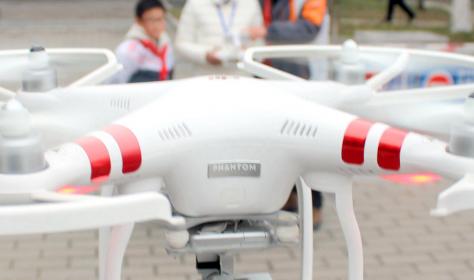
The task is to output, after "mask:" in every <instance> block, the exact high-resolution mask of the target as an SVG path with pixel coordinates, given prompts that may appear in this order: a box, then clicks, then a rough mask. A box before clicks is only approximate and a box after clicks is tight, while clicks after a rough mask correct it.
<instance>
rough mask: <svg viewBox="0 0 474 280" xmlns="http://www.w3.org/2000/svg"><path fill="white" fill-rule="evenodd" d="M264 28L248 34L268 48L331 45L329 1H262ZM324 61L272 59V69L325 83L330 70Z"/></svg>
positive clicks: (255, 28) (258, 28) (253, 29)
mask: <svg viewBox="0 0 474 280" xmlns="http://www.w3.org/2000/svg"><path fill="white" fill-rule="evenodd" d="M259 1H260V5H261V7H262V12H263V20H264V26H260V27H254V28H251V29H250V30H249V34H250V36H251V38H254V39H258V38H263V39H265V41H266V43H267V44H269V45H278V44H318V45H322V44H329V21H330V18H329V13H328V9H327V0H259ZM322 64H323V62H321V61H310V63H308V61H307V60H305V61H295V60H292V61H289V60H282V59H272V60H271V65H272V66H273V67H275V68H278V69H280V70H283V71H286V72H289V73H291V74H294V75H296V76H299V77H302V78H307V79H309V78H312V79H318V80H324V79H326V78H327V67H326V66H325V65H324V67H322V66H323V65H322Z"/></svg>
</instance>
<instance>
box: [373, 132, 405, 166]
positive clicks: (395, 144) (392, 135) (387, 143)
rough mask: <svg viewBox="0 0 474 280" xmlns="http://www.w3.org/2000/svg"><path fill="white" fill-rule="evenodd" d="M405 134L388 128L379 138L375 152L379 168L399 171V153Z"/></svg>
mask: <svg viewBox="0 0 474 280" xmlns="http://www.w3.org/2000/svg"><path fill="white" fill-rule="evenodd" d="M407 134H408V133H407V132H405V131H403V130H399V129H396V128H388V129H387V130H385V131H384V133H383V134H382V137H381V138H380V143H379V148H378V151H377V163H378V164H379V166H380V167H381V168H384V169H389V170H399V169H400V151H401V150H402V144H403V141H404V140H405V137H406V136H407Z"/></svg>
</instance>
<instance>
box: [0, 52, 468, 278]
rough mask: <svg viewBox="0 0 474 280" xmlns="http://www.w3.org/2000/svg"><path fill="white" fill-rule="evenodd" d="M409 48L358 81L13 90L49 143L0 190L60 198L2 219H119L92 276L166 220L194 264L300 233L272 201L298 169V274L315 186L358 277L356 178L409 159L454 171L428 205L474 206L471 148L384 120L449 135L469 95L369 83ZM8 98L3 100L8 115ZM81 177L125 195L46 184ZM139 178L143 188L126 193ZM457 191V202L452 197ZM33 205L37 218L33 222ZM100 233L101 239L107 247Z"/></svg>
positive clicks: (411, 168) (24, 228) (107, 273)
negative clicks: (36, 162)
mask: <svg viewBox="0 0 474 280" xmlns="http://www.w3.org/2000/svg"><path fill="white" fill-rule="evenodd" d="M331 51H334V50H331ZM425 59H426V58H425ZM458 59H459V58H458ZM407 61H408V58H407V56H406V55H401V56H400V57H399V59H398V60H397V61H396V63H395V64H394V66H393V67H391V68H389V69H388V70H387V71H386V72H384V73H380V74H379V75H377V76H375V77H373V78H372V79H370V80H369V81H368V82H367V83H366V84H365V85H357V86H348V85H343V84H340V83H335V82H329V81H327V82H289V81H264V80H257V79H247V78H238V77H226V76H210V77H201V78H195V79H189V80H183V81H173V82H160V83H150V84H136V85H120V86H91V87H72V88H58V89H54V90H52V91H48V92H38V93H36V92H20V93H18V94H17V95H16V97H15V100H14V101H10V102H8V103H7V105H8V104H11V103H12V102H20V103H21V104H22V106H24V107H26V108H27V109H28V110H29V111H30V112H31V116H32V127H33V128H34V129H36V130H38V131H40V132H41V133H42V136H43V138H44V143H45V146H46V147H47V148H49V149H50V150H49V151H48V152H46V154H45V162H47V165H45V166H43V168H42V169H41V170H39V171H38V170H35V171H34V172H26V173H21V172H4V173H3V174H0V184H1V185H2V190H1V191H0V193H1V194H2V195H1V197H0V201H1V202H2V203H4V204H16V203H20V202H21V203H25V202H36V201H41V202H44V201H46V202H61V203H62V204H63V205H54V207H55V208H54V209H60V208H61V209H62V211H63V213H57V211H52V210H51V209H53V208H48V207H53V206H48V205H39V206H34V207H35V209H33V208H29V209H23V208H21V206H11V207H12V208H3V209H0V216H2V215H3V216H8V215H9V217H10V216H13V217H14V218H15V225H16V227H12V228H13V230H14V231H15V232H21V233H33V232H37V231H35V230H36V228H35V227H34V226H36V227H37V228H39V229H41V230H42V231H50V232H57V231H61V230H71V229H74V228H77V229H84V228H90V227H93V226H97V225H102V224H105V225H107V226H113V225H117V224H121V226H114V227H112V228H111V230H108V229H107V230H105V229H103V230H101V234H100V239H101V242H100V244H101V246H100V247H101V249H100V252H101V254H100V255H101V269H100V270H101V280H102V279H107V280H109V279H113V280H116V279H119V278H120V267H121V260H122V257H123V254H124V251H125V248H126V247H125V245H126V243H127V241H128V238H129V237H130V233H131V230H132V228H133V226H131V225H130V223H133V222H134V221H144V220H149V219H155V220H159V221H161V222H164V224H165V225H166V226H167V227H168V230H169V234H168V235H167V238H168V243H169V245H170V247H171V249H170V250H171V251H172V252H174V253H176V254H180V253H186V252H191V253H194V254H196V256H197V261H198V267H199V264H203V263H204V264H205V265H203V267H207V265H209V263H208V261H209V259H208V257H209V255H210V256H212V257H213V258H214V257H215V258H217V261H218V262H219V258H223V259H226V258H227V257H228V255H226V253H227V252H234V251H238V250H240V249H243V248H265V247H268V246H271V245H278V244H279V243H284V242H285V241H288V240H293V239H294V237H295V236H297V235H298V234H297V233H295V232H294V231H292V230H291V226H294V225H295V220H294V219H293V220H292V219H289V218H287V217H286V218H285V217H283V218H282V217H280V215H279V209H281V207H282V206H283V204H284V202H285V201H286V199H287V197H288V195H289V193H290V191H291V189H292V188H293V185H294V184H295V182H297V186H298V190H299V193H300V194H301V196H302V197H300V203H301V204H302V205H304V207H302V208H303V210H302V217H300V219H301V221H304V222H301V223H300V228H301V230H302V232H303V240H305V243H304V244H305V246H306V248H305V247H304V248H303V255H304V257H303V261H304V265H303V271H302V277H303V278H304V279H310V278H311V270H310V269H309V268H308V266H311V264H312V243H311V240H312V233H311V231H308V228H311V227H309V225H311V220H310V219H309V215H310V214H309V212H308V211H309V210H308V209H310V202H308V201H310V199H309V200H308V190H309V188H311V189H314V190H321V191H327V192H332V193H335V194H336V206H337V211H338V215H339V218H340V220H341V224H342V229H343V232H344V234H345V237H346V241H347V244H348V254H349V270H350V279H354V280H360V279H363V269H362V267H363V263H362V259H363V254H362V243H361V239H360V232H359V229H358V226H357V222H356V220H355V216H354V211H353V206H352V184H351V181H352V178H353V177H355V176H359V175H369V176H370V175H379V174H386V173H403V172H419V171H423V172H424V171H431V172H437V173H439V174H441V175H445V176H449V177H452V178H454V179H460V178H462V177H463V176H464V177H465V178H464V179H462V180H460V181H459V183H458V184H457V185H456V186H455V188H453V189H452V191H451V193H446V195H445V196H444V197H443V198H442V199H441V200H440V203H439V209H438V213H441V214H448V213H451V212H454V211H460V210H464V209H469V208H470V207H472V203H471V200H472V198H473V196H474V192H473V191H472V187H473V186H474V185H473V184H472V182H471V180H470V174H472V173H473V172H474V160H473V159H472V158H471V157H470V156H469V155H464V154H463V153H462V152H459V151H458V150H456V149H454V150H453V149H451V150H450V148H453V147H451V146H448V145H447V144H446V143H444V142H441V141H438V140H434V139H432V138H431V137H427V136H422V135H421V134H417V133H413V132H409V131H408V130H402V129H398V128H394V127H391V126H390V125H395V126H397V125H401V126H402V127H403V128H404V129H414V130H416V131H422V132H426V133H428V134H430V135H440V136H442V137H444V138H445V139H446V138H447V136H449V125H450V124H453V123H455V122H461V121H463V120H464V118H465V115H463V114H462V113H461V112H462V110H463V108H464V106H463V105H464V104H463V103H462V102H460V100H461V101H465V100H468V98H467V96H468V95H469V94H470V91H471V90H472V86H458V87H456V90H455V91H453V92H451V90H452V89H451V88H440V89H439V90H437V91H436V90H433V92H434V93H433V92H431V91H430V92H427V91H424V92H413V93H410V92H409V91H408V92H407V91H400V92H390V93H386V92H381V93H376V90H377V89H379V88H380V87H381V86H382V85H383V84H384V83H386V82H387V81H389V80H390V79H391V78H393V77H396V76H397V75H399V74H400V71H402V68H403V67H402V66H403V65H404V64H406V63H407ZM249 65H250V66H252V64H249ZM262 67H265V66H262ZM254 69H257V68H254ZM264 70H265V68H264ZM267 70H268V69H267ZM259 71H260V70H259ZM262 71H263V70H262ZM257 72H258V71H257ZM263 72H264V71H263ZM263 72H262V73H263ZM269 73H270V74H268V73H267V74H268V75H269V76H272V75H273V76H275V75H277V72H271V71H270V72H269ZM263 76H265V75H263ZM283 77H287V76H285V75H283ZM91 79H92V80H95V78H94V77H92V78H90V79H89V80H91ZM85 80H86V81H87V80H88V79H85ZM448 93H449V94H448ZM420 101H423V102H424V103H423V105H422V106H424V110H421V111H418V112H416V114H417V116H418V118H417V119H414V118H413V115H414V114H415V113H414V110H415V109H414V108H415V107H416V106H417V104H418V105H419V104H420ZM437 106H439V108H444V109H446V108H448V109H446V110H445V111H443V112H442V114H441V115H439V114H438V116H436V114H434V113H433V112H432V109H433V108H437ZM8 107H9V106H6V107H4V108H3V110H4V112H3V113H4V115H8V113H9V111H8ZM404 112H405V113H406V115H403V114H404ZM13 113H14V112H13ZM397 113H398V115H397ZM440 120H441V121H442V122H440ZM378 121H385V122H387V124H383V123H382V122H378ZM0 130H1V129H0ZM0 132H2V133H3V132H4V131H0ZM3 136H5V134H4V133H3ZM461 142H462V141H461ZM461 150H462V149H461ZM13 163H14V161H12V160H6V161H4V162H2V164H6V165H9V164H11V165H13ZM13 171H15V170H13ZM161 181H163V182H164V184H161ZM90 183H97V184H100V185H101V186H102V189H101V193H102V194H103V195H104V196H106V195H112V194H113V193H114V192H115V193H118V194H121V196H119V197H118V198H113V199H111V198H97V197H93V198H92V197H89V196H86V197H81V196H70V195H64V194H57V193H55V191H56V190H58V188H60V187H61V186H64V185H71V184H79V185H81V184H90ZM143 191H147V196H148V197H145V196H143V195H140V194H135V195H129V194H130V193H137V192H143ZM125 194H127V195H125ZM309 196H310V194H309ZM460 197H461V198H460ZM83 201H85V202H83ZM457 201H462V203H453V202H457ZM68 202H71V203H68ZM140 202H142V204H140ZM101 203H103V204H101ZM69 204H71V205H69ZM112 204H113V207H115V208H113V207H112ZM103 205H107V207H105V206H103ZM141 205H143V206H141ZM132 206H133V207H132ZM127 207H130V208H127ZM94 209H101V211H102V214H103V216H105V217H106V218H101V217H94V216H93V215H91V211H93V210H94ZM107 209H108V210H107ZM1 210H4V212H2V211H1ZM112 210H113V211H112ZM120 211H121V212H120ZM127 211H128V212H130V213H126V212H127ZM86 212H87V215H86V216H84V217H88V219H86V218H84V219H77V220H71V221H68V222H67V223H64V225H63V224H58V223H55V224H48V223H46V224H44V223H38V220H40V219H46V218H49V219H50V220H51V221H56V222H57V221H61V220H62V219H64V217H65V216H64V215H66V214H75V215H78V214H80V213H86ZM118 212H120V213H121V214H120V215H118V214H117V213H118ZM79 216H80V215H79ZM31 217H34V218H36V217H40V218H38V219H37V220H34V222H33V223H32V222H31V219H33V218H31ZM242 220H243V221H250V222H249V225H250V226H249V227H242V228H240V227H238V226H237V225H238V223H236V227H235V231H233V232H229V231H228V230H227V231H226V230H222V231H218V232H214V231H212V232H211V233H209V232H207V231H206V228H207V225H206V224H207V223H208V222H216V221H217V222H221V223H225V224H226V223H229V222H235V221H242ZM262 224H263V225H265V226H261V225H262ZM3 225H4V228H3V229H2V223H1V221H0V230H2V231H1V232H4V233H9V232H12V230H8V229H7V225H6V224H3ZM255 225H257V226H255ZM109 235H110V238H109ZM107 242H108V244H109V246H108V247H107V246H104V244H107ZM117 243H119V244H120V245H116V244H117ZM308 244H309V245H308ZM116 246H118V248H117V247H116ZM309 251H311V252H309ZM104 252H107V253H104ZM223 259H221V261H220V264H219V265H217V266H215V267H213V269H214V270H213V273H214V272H215V271H217V273H218V275H219V277H222V278H219V277H217V278H213V276H212V275H210V274H206V273H207V272H203V273H204V274H203V277H204V279H228V278H226V277H227V276H226V273H227V272H226V271H224V267H226V266H227V265H228V264H227V263H226V262H227V261H223ZM105 260H107V262H105ZM212 261H213V262H214V263H215V261H216V259H213V260H212ZM212 265H215V264H212ZM204 270H205V269H204Z"/></svg>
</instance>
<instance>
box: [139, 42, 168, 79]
mask: <svg viewBox="0 0 474 280" xmlns="http://www.w3.org/2000/svg"><path fill="white" fill-rule="evenodd" d="M140 43H141V44H142V45H143V46H144V47H145V48H146V49H148V50H149V51H151V52H152V53H153V54H154V55H155V56H157V57H158V58H159V59H160V60H161V71H160V76H159V79H160V81H164V80H167V79H168V65H166V53H167V52H168V45H164V46H163V47H162V48H161V49H158V46H157V45H156V44H155V43H153V42H152V41H150V40H140Z"/></svg>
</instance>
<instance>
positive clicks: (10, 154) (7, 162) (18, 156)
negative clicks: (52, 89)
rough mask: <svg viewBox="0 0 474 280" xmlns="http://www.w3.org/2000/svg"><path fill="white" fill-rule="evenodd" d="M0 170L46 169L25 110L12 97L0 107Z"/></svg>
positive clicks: (37, 136) (40, 146)
mask: <svg viewBox="0 0 474 280" xmlns="http://www.w3.org/2000/svg"><path fill="white" fill-rule="evenodd" d="M0 135H1V138H0V173H2V174H25V173H32V172H37V171H40V170H43V169H45V168H46V161H45V158H44V153H43V148H42V145H41V140H40V137H39V134H37V133H35V132H34V131H33V130H32V129H31V121H30V115H29V112H28V111H27V110H26V109H25V108H24V107H23V106H22V105H21V103H20V102H18V101H17V100H15V99H12V100H10V101H9V102H8V103H6V104H5V105H4V106H3V107H2V108H1V110H0Z"/></svg>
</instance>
